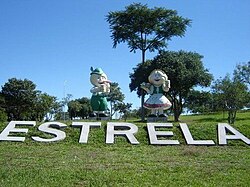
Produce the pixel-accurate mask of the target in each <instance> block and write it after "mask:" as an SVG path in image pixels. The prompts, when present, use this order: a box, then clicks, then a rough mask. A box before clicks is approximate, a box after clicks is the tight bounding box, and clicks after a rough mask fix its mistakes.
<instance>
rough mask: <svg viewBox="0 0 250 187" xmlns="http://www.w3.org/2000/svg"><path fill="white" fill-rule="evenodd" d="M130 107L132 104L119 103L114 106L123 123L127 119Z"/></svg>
mask: <svg viewBox="0 0 250 187" xmlns="http://www.w3.org/2000/svg"><path fill="white" fill-rule="evenodd" d="M131 107H132V103H126V104H125V103H124V102H119V103H117V104H116V105H115V108H117V111H118V112H119V113H121V114H123V118H124V119H125V121H127V117H128V114H129V111H130V108H131Z"/></svg>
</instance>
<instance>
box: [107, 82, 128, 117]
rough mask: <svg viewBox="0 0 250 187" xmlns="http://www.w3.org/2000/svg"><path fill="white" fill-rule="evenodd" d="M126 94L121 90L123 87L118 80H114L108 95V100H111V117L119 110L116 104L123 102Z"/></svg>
mask: <svg viewBox="0 0 250 187" xmlns="http://www.w3.org/2000/svg"><path fill="white" fill-rule="evenodd" d="M124 98H125V96H124V94H123V93H122V92H121V88H120V87H119V84H118V83H116V82H113V83H111V84H110V93H109V95H108V101H109V102H110V115H111V118H112V116H113V115H114V114H115V112H117V108H116V107H115V105H117V104H118V103H120V102H122V101H123V100H124Z"/></svg>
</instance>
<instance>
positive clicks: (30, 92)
mask: <svg viewBox="0 0 250 187" xmlns="http://www.w3.org/2000/svg"><path fill="white" fill-rule="evenodd" d="M35 88H36V85H35V84H34V83H33V82H32V81H30V80H28V79H24V80H21V79H16V78H12V79H9V80H8V82H6V83H5V84H4V86H3V87H2V91H1V95H2V96H3V97H4V99H5V106H6V112H7V114H8V119H9V120H29V119H30V118H31V113H32V108H33V107H34V104H35V101H36V95H37V90H35Z"/></svg>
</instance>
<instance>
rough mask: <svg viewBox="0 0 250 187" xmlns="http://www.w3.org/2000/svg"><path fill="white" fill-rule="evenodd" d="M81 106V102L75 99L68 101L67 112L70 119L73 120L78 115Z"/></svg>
mask: <svg viewBox="0 0 250 187" xmlns="http://www.w3.org/2000/svg"><path fill="white" fill-rule="evenodd" d="M82 107H83V106H82V104H81V103H80V102H79V101H77V100H74V101H70V102H69V103H68V112H69V117H70V119H71V120H73V118H74V117H78V115H79V112H80V110H81V109H82Z"/></svg>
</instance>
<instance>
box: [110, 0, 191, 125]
mask: <svg viewBox="0 0 250 187" xmlns="http://www.w3.org/2000/svg"><path fill="white" fill-rule="evenodd" d="M106 17H107V21H108V23H109V26H110V30H111V33H112V34H111V38H112V40H113V47H114V48H115V47H116V46H117V44H119V43H127V45H128V47H129V49H130V52H136V50H140V51H141V54H142V63H143V64H144V63H145V61H146V60H145V59H146V51H150V52H153V51H155V50H157V51H159V50H161V49H164V48H166V47H167V41H168V40H170V39H171V38H172V37H174V36H180V37H182V36H184V34H185V31H186V28H187V26H190V24H191V20H190V19H187V18H183V17H181V16H179V15H178V14H177V11H175V10H171V9H166V8H163V7H160V8H159V7H155V8H148V6H147V5H142V4H141V3H133V4H131V5H129V6H127V7H125V10H122V11H114V12H109V14H108V15H107V16H106ZM141 91H142V94H141V96H142V97H141V108H142V121H144V109H143V107H142V106H143V103H144V94H145V93H144V91H143V90H141Z"/></svg>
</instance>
